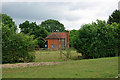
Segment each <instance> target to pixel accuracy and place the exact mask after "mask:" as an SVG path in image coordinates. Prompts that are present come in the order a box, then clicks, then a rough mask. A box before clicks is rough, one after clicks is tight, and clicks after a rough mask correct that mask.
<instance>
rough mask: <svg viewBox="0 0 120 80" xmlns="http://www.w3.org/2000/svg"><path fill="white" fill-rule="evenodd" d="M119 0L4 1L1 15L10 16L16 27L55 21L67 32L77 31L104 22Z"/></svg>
mask: <svg viewBox="0 0 120 80" xmlns="http://www.w3.org/2000/svg"><path fill="white" fill-rule="evenodd" d="M118 1H119V0H69V1H68V0H61V1H60V0H59V1H57V0H52V1H51V2H50V1H49V2H48V0H46V1H44V2H43V1H41V0H29V2H28V0H18V1H17V0H4V1H3V2H2V13H6V14H7V15H9V16H11V17H12V18H13V20H14V21H15V23H16V25H17V26H18V25H19V24H20V23H23V22H24V21H26V20H29V21H30V22H36V23H37V24H40V23H41V22H42V21H45V20H47V19H55V20H58V21H59V22H61V23H62V24H64V26H65V28H66V29H68V30H72V29H79V28H80V26H81V25H83V24H87V23H91V22H92V21H96V19H100V20H106V21H107V19H108V17H109V15H111V13H112V12H113V11H114V10H115V9H118Z"/></svg>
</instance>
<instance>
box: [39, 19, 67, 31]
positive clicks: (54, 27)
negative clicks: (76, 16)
mask: <svg viewBox="0 0 120 80" xmlns="http://www.w3.org/2000/svg"><path fill="white" fill-rule="evenodd" d="M40 27H42V28H44V29H45V30H47V31H48V32H63V31H65V27H64V25H63V24H62V23H60V22H59V21H57V20H52V19H48V20H46V21H43V22H42V23H41V24H40Z"/></svg>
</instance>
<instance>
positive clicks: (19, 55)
mask: <svg viewBox="0 0 120 80" xmlns="http://www.w3.org/2000/svg"><path fill="white" fill-rule="evenodd" d="M9 19H10V20H11V18H9V17H8V18H7V20H8V21H9ZM2 20H5V19H4V17H2ZM5 22H7V21H5ZM12 23H14V22H13V21H12ZM9 24H11V22H10V23H7V24H4V21H3V23H2V63H15V62H20V61H24V62H29V61H33V60H34V58H35V56H34V55H33V53H32V51H34V47H35V45H36V40H34V39H33V36H29V35H26V34H23V33H16V31H15V29H16V27H15V24H11V25H9Z"/></svg>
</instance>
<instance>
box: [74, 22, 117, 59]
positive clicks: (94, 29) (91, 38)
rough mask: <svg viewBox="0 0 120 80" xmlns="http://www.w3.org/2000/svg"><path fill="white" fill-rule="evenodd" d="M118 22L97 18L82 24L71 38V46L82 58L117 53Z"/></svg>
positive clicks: (114, 54)
mask: <svg viewBox="0 0 120 80" xmlns="http://www.w3.org/2000/svg"><path fill="white" fill-rule="evenodd" d="M118 26H119V25H118V24H117V23H112V24H111V25H110V24H107V23H106V22H105V21H101V20H97V23H96V22H93V23H92V24H85V25H83V26H82V27H81V28H80V29H79V30H78V32H77V35H76V36H75V37H74V38H73V46H74V48H75V49H77V51H78V52H79V53H82V55H83V57H84V58H100V57H110V56H116V55H117V54H118V50H119V49H118V46H117V45H118V42H119V39H118V33H117V30H118Z"/></svg>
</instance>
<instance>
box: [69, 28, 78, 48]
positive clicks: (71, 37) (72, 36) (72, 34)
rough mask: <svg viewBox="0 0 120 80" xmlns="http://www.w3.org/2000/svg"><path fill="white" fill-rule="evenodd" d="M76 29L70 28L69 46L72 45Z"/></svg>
mask: <svg viewBox="0 0 120 80" xmlns="http://www.w3.org/2000/svg"><path fill="white" fill-rule="evenodd" d="M77 31H78V30H74V29H73V30H71V31H70V33H69V40H70V46H71V47H73V43H74V42H73V41H74V37H75V36H76V34H77Z"/></svg>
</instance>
